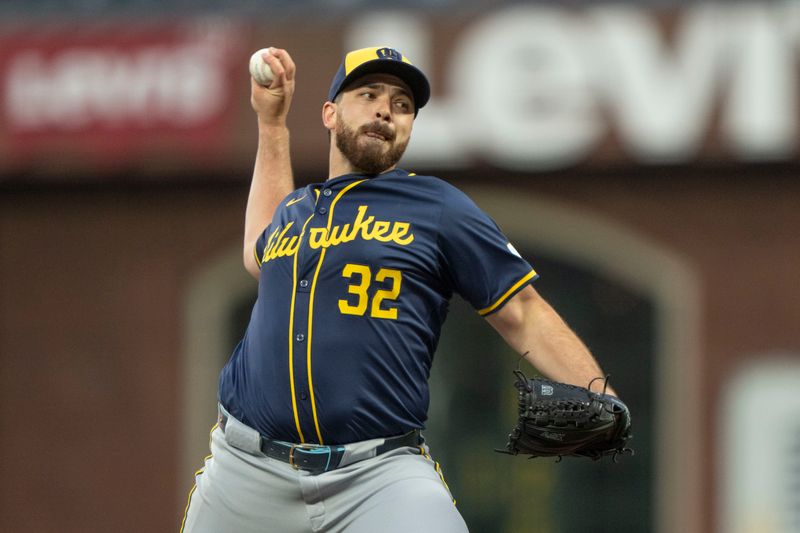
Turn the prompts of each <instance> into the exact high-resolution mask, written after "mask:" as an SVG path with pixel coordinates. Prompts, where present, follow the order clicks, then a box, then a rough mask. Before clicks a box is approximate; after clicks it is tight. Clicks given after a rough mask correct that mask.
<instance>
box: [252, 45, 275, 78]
mask: <svg viewBox="0 0 800 533" xmlns="http://www.w3.org/2000/svg"><path fill="white" fill-rule="evenodd" d="M269 53H270V51H269V48H262V49H261V50H259V51H258V52H256V53H254V54H253V55H252V56H250V75H251V76H253V79H254V80H256V83H258V84H259V85H263V86H264V87H266V86H268V85H269V84H270V83H272V80H274V79H275V75H274V74H272V69H271V68H269V65H267V64H266V63H265V62H264V58H262V57H261V54H269Z"/></svg>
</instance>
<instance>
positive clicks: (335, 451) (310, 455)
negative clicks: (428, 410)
mask: <svg viewBox="0 0 800 533" xmlns="http://www.w3.org/2000/svg"><path fill="white" fill-rule="evenodd" d="M227 422H228V416H227V415H226V414H224V413H223V414H220V418H219V427H220V428H221V429H222V431H223V432H224V431H225V424H227ZM421 443H422V437H421V435H420V431H419V430H418V429H415V430H412V431H410V432H408V433H406V434H405V435H399V436H397V437H389V438H387V439H385V440H384V441H383V444H381V445H379V446H376V447H375V454H374V455H371V456H372V457H374V456H378V455H381V454H383V453H386V452H388V451H391V450H395V449H397V448H402V447H404V446H411V447H417V446H419V445H420V444H421ZM260 447H261V451H262V452H263V453H264V455H266V456H267V457H271V458H272V459H277V460H279V461H283V462H284V463H289V464H290V465H292V466H293V467H294V468H296V469H298V470H306V471H308V472H311V473H313V474H321V473H322V472H327V471H329V470H335V469H336V468H339V467H340V466H345V465H344V464H342V459H343V458H344V456H345V452H346V451H347V446H345V445H333V446H324V445H320V444H293V443H291V442H284V441H280V440H272V439H268V438H266V437H263V436H262V437H261V442H260ZM353 462H356V461H350V462H348V463H347V464H351V463H353Z"/></svg>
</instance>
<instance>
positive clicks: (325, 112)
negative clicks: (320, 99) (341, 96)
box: [322, 102, 338, 130]
mask: <svg viewBox="0 0 800 533" xmlns="http://www.w3.org/2000/svg"><path fill="white" fill-rule="evenodd" d="M337 112H338V108H337V106H336V104H335V103H333V102H325V103H324V104H323V105H322V124H323V125H324V126H325V128H327V129H328V130H333V129H335V128H336V113H337Z"/></svg>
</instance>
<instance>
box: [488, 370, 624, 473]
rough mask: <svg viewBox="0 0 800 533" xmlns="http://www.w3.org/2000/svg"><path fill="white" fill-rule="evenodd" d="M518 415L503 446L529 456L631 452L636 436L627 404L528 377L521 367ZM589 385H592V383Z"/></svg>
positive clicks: (507, 449) (580, 389) (597, 456)
mask: <svg viewBox="0 0 800 533" xmlns="http://www.w3.org/2000/svg"><path fill="white" fill-rule="evenodd" d="M514 374H515V375H516V376H517V382H516V383H515V386H516V387H517V389H518V390H519V419H518V421H517V425H516V427H515V428H514V429H513V431H512V432H511V433H510V434H509V436H508V443H507V444H506V449H505V450H496V451H498V452H501V453H508V454H511V455H517V454H520V453H522V454H529V455H530V456H531V457H558V458H559V460H561V458H562V457H564V456H569V455H573V456H580V457H589V458H591V459H594V460H598V459H600V458H602V457H603V456H606V455H613V459H614V461H615V462H616V459H617V456H618V455H619V454H621V453H624V452H630V453H631V454H633V450H632V449H630V448H628V447H627V446H626V445H627V443H628V441H629V440H630V439H631V438H632V435H631V415H630V411H628V407H627V406H626V405H625V404H624V403H623V402H622V401H621V400H619V399H617V398H615V397H614V396H610V395H608V394H599V393H595V392H591V391H590V390H589V389H585V388H583V387H577V386H574V385H567V384H566V383H559V382H557V381H547V380H544V379H528V378H527V377H525V375H524V374H523V373H522V372H520V371H519V370H515V371H514ZM590 385H591V384H590Z"/></svg>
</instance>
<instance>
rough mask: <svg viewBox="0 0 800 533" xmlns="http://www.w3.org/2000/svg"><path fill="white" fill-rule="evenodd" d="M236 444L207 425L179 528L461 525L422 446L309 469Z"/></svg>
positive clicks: (433, 530)
mask: <svg viewBox="0 0 800 533" xmlns="http://www.w3.org/2000/svg"><path fill="white" fill-rule="evenodd" d="M239 424H240V427H239V428H237V429H239V430H241V428H242V427H243V428H245V431H247V430H249V431H254V430H252V429H251V428H247V426H244V425H243V424H241V422H239ZM226 428H228V429H229V428H230V425H228V426H226ZM228 429H226V431H227V430H228ZM240 432H241V431H240ZM230 433H231V434H233V432H230ZM256 435H257V433H256ZM229 440H232V441H233V442H234V443H235V444H237V446H238V447H234V446H232V445H231V443H230V442H229ZM256 441H257V439H256ZM240 448H247V446H242V439H241V438H234V437H233V436H231V437H230V438H226V435H225V433H224V432H223V430H222V429H220V428H219V427H215V429H214V430H213V431H212V433H211V455H210V456H209V457H208V458H207V459H206V462H205V467H204V468H203V469H202V470H200V471H199V472H198V473H197V475H196V479H195V481H196V484H195V487H194V488H193V489H192V492H191V493H190V495H189V503H188V505H187V507H186V513H185V516H184V519H183V523H182V525H181V532H182V533H312V532H313V533H317V532H324V533H377V532H381V533H409V532H414V533H466V532H467V531H468V530H467V526H466V524H465V523H464V519H463V518H462V517H461V515H460V514H459V512H458V510H457V509H456V506H455V503H454V502H453V499H452V496H451V495H450V492H449V489H448V488H447V486H446V484H445V483H444V479H443V478H442V477H441V475H440V470H439V469H438V465H437V464H436V463H435V462H434V461H433V460H432V459H431V458H430V455H429V453H428V448H427V446H425V445H422V446H421V447H420V448H412V447H403V448H398V449H395V450H392V451H389V452H386V453H384V454H382V455H379V456H377V457H371V458H368V459H364V460H362V461H358V462H355V463H353V464H349V465H347V466H344V467H341V468H338V469H336V470H332V471H329V472H325V473H322V474H316V475H314V474H311V473H309V472H306V471H303V470H296V469H295V468H293V467H292V466H291V465H289V464H287V463H284V462H282V461H280V460H277V459H272V458H270V457H266V456H265V455H264V454H263V453H262V452H261V451H260V450H259V449H258V448H255V449H253V448H254V447H251V449H248V450H247V451H245V450H242V449H240Z"/></svg>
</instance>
